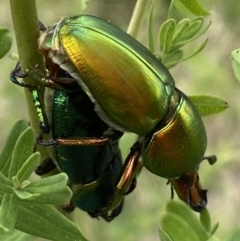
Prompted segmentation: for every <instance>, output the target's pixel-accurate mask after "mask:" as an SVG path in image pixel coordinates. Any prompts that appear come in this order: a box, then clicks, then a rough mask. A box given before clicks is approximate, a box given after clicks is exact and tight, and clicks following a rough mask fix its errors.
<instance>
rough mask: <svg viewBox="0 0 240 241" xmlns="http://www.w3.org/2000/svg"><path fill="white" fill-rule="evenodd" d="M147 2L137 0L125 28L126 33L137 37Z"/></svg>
mask: <svg viewBox="0 0 240 241" xmlns="http://www.w3.org/2000/svg"><path fill="white" fill-rule="evenodd" d="M148 2H149V0H138V1H137V3H136V5H135V8H134V11H133V15H132V18H131V20H130V23H129V26H128V30H127V33H129V34H130V35H132V36H133V37H134V38H136V37H137V34H138V31H139V28H140V26H141V23H142V20H143V16H144V12H145V10H146V8H147V4H148Z"/></svg>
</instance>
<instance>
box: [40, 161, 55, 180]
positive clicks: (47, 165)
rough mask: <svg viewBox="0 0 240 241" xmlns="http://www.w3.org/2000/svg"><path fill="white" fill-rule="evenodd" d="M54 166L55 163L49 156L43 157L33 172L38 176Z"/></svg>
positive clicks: (49, 170)
mask: <svg viewBox="0 0 240 241" xmlns="http://www.w3.org/2000/svg"><path fill="white" fill-rule="evenodd" d="M55 168H56V165H55V163H54V162H53V160H52V159H51V158H46V159H44V160H43V161H42V162H41V164H40V165H39V166H38V167H37V168H36V170H35V173H36V174H37V175H39V176H42V175H45V174H47V173H49V172H51V171H52V170H54V169H55Z"/></svg>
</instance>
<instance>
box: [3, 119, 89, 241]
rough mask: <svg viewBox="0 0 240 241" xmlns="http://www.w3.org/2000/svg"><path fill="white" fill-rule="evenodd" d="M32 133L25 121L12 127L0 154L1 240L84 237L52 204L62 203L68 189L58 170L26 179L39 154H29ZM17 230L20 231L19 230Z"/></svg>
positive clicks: (66, 197)
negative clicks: (31, 179) (34, 178)
mask: <svg viewBox="0 0 240 241" xmlns="http://www.w3.org/2000/svg"><path fill="white" fill-rule="evenodd" d="M34 143H35V136H34V133H33V130H32V128H31V127H29V126H28V122H27V121H26V120H20V121H18V122H16V124H15V125H14V126H13V128H12V130H11V132H10V134H9V136H8V138H7V141H6V143H5V145H4V147H3V150H2V153H1V155H0V200H1V207H0V236H1V237H4V238H5V239H4V240H18V239H14V237H15V235H19V238H22V239H19V240H33V239H34V238H35V236H36V237H43V238H47V239H51V240H56V241H61V240H62V241H65V240H86V238H85V237H83V235H82V234H81V232H80V230H79V229H78V228H77V226H76V225H75V224H74V223H72V222H71V221H69V220H68V219H67V218H66V217H65V216H63V215H62V214H61V213H60V212H59V211H57V209H56V208H55V207H54V206H53V205H62V204H66V203H67V202H68V201H69V200H70V198H71V196H72V192H71V190H70V188H69V187H68V186H67V183H68V176H67V175H66V174H65V173H60V174H57V175H54V176H50V177H46V178H44V179H40V180H35V181H30V180H29V177H30V175H31V174H32V172H33V171H34V170H35V169H36V168H37V166H38V165H39V164H40V159H41V156H40V154H39V153H38V152H35V153H33V150H34ZM20 231H22V232H24V233H28V234H30V236H29V235H27V234H23V233H19V232H20Z"/></svg>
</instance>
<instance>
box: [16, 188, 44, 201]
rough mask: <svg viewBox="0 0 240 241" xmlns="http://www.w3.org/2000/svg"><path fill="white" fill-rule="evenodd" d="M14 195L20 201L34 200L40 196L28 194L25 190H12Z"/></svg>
mask: <svg viewBox="0 0 240 241" xmlns="http://www.w3.org/2000/svg"><path fill="white" fill-rule="evenodd" d="M14 193H15V194H16V196H17V197H18V198H19V199H21V200H24V201H25V200H32V199H35V198H37V197H39V196H40V194H39V193H30V192H28V191H25V190H21V189H20V190H19V189H14Z"/></svg>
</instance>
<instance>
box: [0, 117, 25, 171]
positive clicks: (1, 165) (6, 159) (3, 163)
mask: <svg viewBox="0 0 240 241" xmlns="http://www.w3.org/2000/svg"><path fill="white" fill-rule="evenodd" d="M28 126H29V124H28V122H27V121H26V120H19V121H17V122H16V123H15V124H14V126H13V127H12V130H11V131H10V133H9V134H8V137H7V140H6V142H5V145H4V147H3V149H2V153H1V155H0V171H2V172H3V174H4V175H5V176H8V171H9V166H10V161H11V156H12V152H13V148H14V146H15V144H16V142H17V139H18V137H19V136H20V135H21V133H22V132H23V131H24V130H25V129H26V128H27V127H28Z"/></svg>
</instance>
